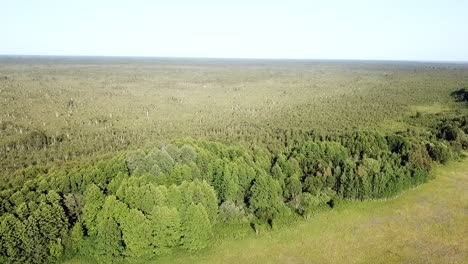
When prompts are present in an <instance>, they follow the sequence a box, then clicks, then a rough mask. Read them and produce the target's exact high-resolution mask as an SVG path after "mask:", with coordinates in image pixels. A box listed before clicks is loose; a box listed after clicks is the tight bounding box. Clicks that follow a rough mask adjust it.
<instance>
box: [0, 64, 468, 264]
mask: <svg viewBox="0 0 468 264" xmlns="http://www.w3.org/2000/svg"><path fill="white" fill-rule="evenodd" d="M6 64H8V63H6ZM10 66H11V65H10ZM166 66H167V65H166ZM192 66H193V65H192ZM254 66H255V65H252V66H251V67H254ZM280 66H281V64H279V65H275V64H273V66H269V67H272V68H262V67H260V66H255V67H259V68H261V69H262V71H266V72H267V73H265V74H267V75H268V74H269V73H268V70H265V69H270V70H271V69H276V70H278V69H277V68H275V67H280ZM15 67H16V66H15ZM295 67H298V68H300V69H307V68H308V67H309V66H307V65H305V66H304V65H301V64H299V65H295ZM310 67H312V68H313V69H315V70H317V69H318V70H320V67H319V66H317V65H312V66H310ZM323 67H325V68H326V67H330V68H331V70H330V69H328V70H329V71H331V72H332V73H333V72H334V71H341V70H343V69H348V70H351V69H352V67H351V68H347V67H348V66H346V65H344V66H343V65H333V64H332V65H327V64H324V65H323ZM342 67H343V68H342ZM357 67H363V68H366V69H367V70H369V68H370V69H373V68H372V67H370V66H368V65H364V66H363V65H358V66H357ZM367 67H369V68H367ZM385 67H388V68H387V70H388V69H389V68H396V70H395V71H398V70H401V69H399V68H398V67H397V66H396V65H392V64H390V65H386V66H385ZM401 67H403V68H404V67H414V69H417V70H421V68H420V67H421V66H411V65H410V66H408V65H406V66H405V65H404V66H401ZM426 67H429V68H430V67H433V66H426ZM360 69H361V70H362V68H360ZM405 70H407V69H404V70H401V71H402V72H404V71H405ZM438 70H441V71H444V69H438ZM452 70H453V69H452ZM205 71H208V73H210V74H213V75H216V74H214V73H213V72H211V71H219V69H218V68H217V69H216V70H206V69H205ZM362 71H364V70H362ZM429 71H430V70H429ZM453 71H455V72H456V71H457V70H453ZM460 71H462V70H460ZM234 72H235V73H236V71H234ZM293 72H294V71H291V72H289V71H286V73H288V74H292V73H293ZM297 72H301V71H300V70H299V71H297ZM324 72H325V73H324V74H329V73H327V71H326V70H324ZM237 73H238V72H237ZM286 73H284V74H285V75H287V74H286ZM223 74H225V73H223ZM238 74H240V73H238ZM363 74H370V75H371V74H375V73H365V72H364V73H363ZM386 74H389V75H392V74H391V73H386ZM10 75H11V74H10ZM222 76H224V77H223V78H228V77H225V75H222ZM226 76H230V75H226ZM242 76H243V77H242V78H245V81H248V80H249V78H251V77H249V75H242ZM268 76H269V75H268ZM10 78H11V77H5V78H4V79H3V80H2V81H0V82H3V84H2V85H3V86H2V93H1V94H0V95H1V96H2V97H3V98H5V100H4V102H3V104H6V102H7V99H8V98H10V97H9V96H13V97H15V96H18V97H20V95H21V93H23V92H26V91H27V90H21V88H18V89H17V90H14V89H12V87H13V86H15V85H18V84H19V82H16V81H12V80H10ZM148 78H149V77H148ZM288 78H292V79H288V80H289V81H291V80H295V78H297V77H296V76H293V77H288ZM353 78H355V77H353ZM366 78H369V77H363V78H362V79H363V81H361V80H360V81H359V82H372V81H370V80H369V79H366ZM384 78H395V79H398V78H404V77H401V76H400V77H398V76H397V77H388V76H385V77H384ZM36 81H39V82H43V81H41V80H36ZM225 81H226V80H225ZM335 81H336V80H331V81H330V82H331V83H333V82H335ZM406 81H408V82H410V81H409V80H406ZM257 82H258V80H257ZM285 82H286V81H285ZM343 82H344V83H346V80H344V81H343ZM395 82H398V81H397V80H395ZM459 82H463V79H460V80H459ZM5 83H7V84H5ZM227 85H229V83H227ZM188 86H190V85H188ZM234 86H236V85H234ZM370 86H372V85H370ZM397 86H399V85H397ZM45 87H47V85H45ZM299 87H302V86H301V85H299ZM457 88H459V87H457ZM44 89H46V88H44ZM242 89H244V88H242ZM274 89H275V88H273V90H274ZM281 89H282V88H281ZM343 89H344V88H343ZM446 89H447V90H448V89H451V87H449V88H446ZM3 91H6V92H3ZM280 91H281V93H283V91H282V90H280ZM371 91H372V90H367V91H365V92H364V93H363V94H362V95H359V91H356V92H351V93H349V91H348V90H344V91H342V92H340V90H339V89H338V90H336V91H331V94H328V95H324V97H323V98H328V99H324V101H322V102H321V103H320V104H323V105H324V108H323V109H322V110H321V111H323V112H321V113H317V115H319V116H320V120H324V121H322V122H323V123H318V127H320V126H321V127H322V128H321V129H320V128H318V127H315V126H316V125H317V124H311V122H312V121H313V120H314V119H313V118H317V117H313V118H311V117H310V116H309V114H310V113H309V112H307V111H311V110H310V108H312V110H313V109H319V108H320V106H321V105H320V104H319V105H318V106H315V107H311V106H310V105H307V104H306V105H304V104H297V105H296V106H297V107H302V109H308V110H306V111H305V112H301V111H297V112H295V113H292V114H291V115H292V116H294V115H299V116H296V117H294V118H297V120H294V121H288V119H289V118H287V116H288V111H287V110H285V109H281V110H280V111H279V110H278V112H277V116H273V117H269V118H267V117H268V116H267V114H266V113H267V112H268V111H270V110H271V108H268V107H267V108H266V109H261V108H260V109H257V110H255V111H258V112H260V113H262V114H259V115H258V116H256V117H255V118H253V119H252V120H257V121H255V122H257V123H249V122H254V121H248V120H249V119H248V118H247V119H244V122H245V123H244V124H243V125H239V124H241V123H237V122H240V121H238V120H241V117H242V115H244V114H245V113H243V112H242V110H240V112H237V114H238V115H239V117H234V118H233V119H232V120H231V122H233V123H232V126H230V125H229V124H228V123H219V122H221V119H217V117H216V112H215V111H213V112H212V113H210V115H204V114H203V113H202V111H203V110H199V111H200V112H199V114H200V118H201V119H200V120H202V119H203V118H205V117H206V118H209V120H208V121H206V122H208V123H209V124H218V125H217V126H218V128H214V127H215V126H214V125H213V126H207V127H206V130H204V132H203V133H204V134H201V132H200V131H202V130H199V129H201V127H203V126H202V125H200V124H203V122H202V123H199V125H197V126H195V125H194V126H192V127H190V128H189V129H191V130H189V131H190V132H188V133H186V134H182V133H181V131H182V130H178V128H177V126H179V125H181V124H183V122H181V123H177V124H176V122H175V121H174V122H173V123H168V124H172V125H173V126H174V127H172V129H173V130H172V131H170V129H169V130H166V131H165V132H163V131H162V130H161V131H160V132H161V133H160V134H161V135H160V136H159V137H157V138H153V137H152V135H151V131H153V130H145V129H143V130H141V131H139V128H140V126H143V125H144V124H145V121H144V120H145V119H146V118H149V119H150V117H149V115H150V114H149V112H146V113H143V117H142V118H143V119H144V120H143V121H141V124H140V123H139V124H135V125H134V126H133V127H130V128H128V129H124V128H118V129H116V128H115V127H116V126H117V123H115V124H113V125H109V126H108V127H107V125H105V124H106V123H112V122H113V121H110V120H111V119H113V115H112V114H109V115H108V117H103V116H101V117H102V118H101V117H93V116H91V115H90V113H91V112H92V111H90V110H89V109H88V110H86V111H90V112H85V114H84V116H85V117H86V119H89V121H86V120H85V119H73V116H74V115H75V113H76V112H78V114H77V115H83V113H80V112H79V111H77V110H76V108H81V107H82V105H81V104H83V105H86V103H84V102H83V103H82V102H79V101H77V100H75V99H68V101H67V102H66V104H64V105H63V107H64V109H68V110H66V111H67V113H68V114H66V113H58V112H56V114H55V115H53V116H52V117H49V118H50V120H51V121H50V122H51V123H52V122H57V121H56V119H58V118H63V119H64V120H63V122H67V123H68V122H69V125H70V126H75V128H76V130H75V131H74V132H75V133H77V134H75V137H74V136H73V134H72V133H73V131H72V130H73V129H71V130H70V133H69V132H67V131H64V130H61V129H58V128H59V127H60V126H61V124H60V125H58V124H55V125H56V127H55V129H57V131H56V133H54V134H53V133H52V132H50V131H47V130H42V129H36V128H35V126H34V125H33V123H32V122H31V123H29V126H26V125H24V124H28V122H27V120H28V118H30V117H28V116H29V114H31V113H29V114H28V113H20V112H18V111H19V109H20V108H16V106H15V107H13V108H15V110H11V111H10V112H8V111H6V113H2V114H4V116H7V117H8V116H10V115H22V114H23V115H24V117H23V118H22V120H23V121H22V122H24V123H21V122H19V121H18V116H15V118H11V119H8V118H5V119H6V121H2V122H1V123H0V128H1V131H2V144H3V145H2V155H3V157H4V159H3V161H2V164H7V163H9V164H10V165H5V167H4V171H3V172H2V177H1V178H0V234H1V236H0V262H2V263H60V262H62V261H63V260H66V259H71V258H74V257H76V256H87V257H92V258H93V259H95V260H96V261H97V262H98V263H145V262H146V261H148V260H152V259H157V258H158V257H161V256H167V255H171V254H173V253H174V252H196V251H199V250H202V249H205V248H209V247H211V246H212V245H213V244H214V243H215V240H216V237H218V236H220V233H222V232H228V231H226V230H225V229H226V227H227V228H230V227H232V228H236V226H243V227H247V228H248V229H249V230H250V231H251V233H252V234H259V233H265V232H270V231H271V230H275V229H276V228H278V227H280V226H281V225H284V224H285V223H288V222H294V221H295V220H296V219H304V220H305V221H313V218H314V216H315V215H316V214H319V213H320V212H322V211H326V210H333V208H334V207H335V206H336V205H337V204H339V203H342V202H343V201H347V200H358V201H363V200H374V199H387V198H392V197H394V196H396V195H397V194H399V193H401V192H402V191H404V190H408V189H411V188H413V187H415V186H418V185H420V184H423V183H426V182H428V181H429V180H431V177H432V174H431V173H430V172H431V169H432V168H433V167H434V166H438V164H446V163H448V162H450V161H454V160H459V159H462V158H463V157H464V156H465V154H464V153H465V151H467V150H468V115H467V113H468V108H467V107H466V103H465V102H466V101H467V100H466V99H467V90H466V88H459V89H452V90H451V91H447V92H446V93H445V94H444V95H443V96H440V97H437V96H436V97H437V98H443V99H440V100H441V101H443V102H447V103H446V105H448V108H447V109H449V110H446V108H444V109H443V110H442V111H434V112H431V111H413V112H412V113H408V111H406V112H404V111H403V112H402V111H400V110H398V109H399V106H401V105H399V104H402V103H401V102H397V101H398V100H396V99H392V98H385V96H386V95H387V93H388V94H392V93H393V92H392V91H387V92H385V91H384V92H382V93H383V94H378V93H376V94H373V92H371ZM33 92H34V91H31V92H30V93H33ZM293 92H294V90H292V91H290V90H287V89H286V90H285V91H284V93H285V94H284V97H288V93H293ZM439 92H440V91H439ZM111 93H113V92H110V91H109V94H105V95H102V96H103V97H102V98H107V96H111V97H112V95H111ZM251 93H253V94H254V93H255V92H251ZM257 93H260V94H262V91H260V92H257ZM335 93H338V94H339V93H342V95H340V96H338V98H341V99H336V100H337V101H335V102H329V100H335V99H330V98H333V96H332V95H335ZM347 93H349V94H347ZM410 93H415V94H417V96H415V97H413V99H408V100H409V101H407V102H406V103H407V107H408V108H409V106H410V105H411V104H413V103H414V102H413V101H414V100H416V101H417V100H421V101H424V102H429V103H431V102H433V101H435V99H432V98H431V99H427V98H426V97H424V96H427V93H426V90H425V89H424V88H421V89H420V90H417V91H410ZM440 93H442V92H440ZM5 94H7V95H5ZM15 94H16V95H15ZM168 94H170V93H168ZM311 94H312V93H311ZM245 96H247V95H245ZM254 96H255V95H254ZM356 96H357V97H361V98H360V99H359V102H360V104H359V107H356V109H357V110H356V112H354V113H352V116H347V117H341V118H344V119H346V121H345V122H340V119H337V120H335V121H334V122H335V123H333V124H332V123H327V122H329V121H330V120H329V117H331V116H335V115H336V116H339V115H343V111H346V109H347V107H346V104H345V102H347V103H353V100H354V99H352V98H356ZM398 96H401V97H402V98H403V97H405V96H404V95H398ZM418 96H419V97H418ZM184 98H185V97H184ZM219 98H222V97H219ZM245 98H247V97H245ZM245 98H244V99H245ZM260 98H261V96H260ZM294 98H295V97H293V99H294ZM373 98H378V99H376V100H373ZM418 98H419V99H418ZM347 99H349V100H347ZM20 100H25V99H24V98H23V99H20ZM103 100H107V99H103ZM184 100H185V99H180V98H174V100H173V101H171V103H174V102H176V104H178V103H177V102H179V101H180V102H184ZM275 100H276V99H272V100H269V99H268V98H267V99H265V101H264V102H266V104H267V105H270V104H271V105H275V104H276V103H275ZM278 100H292V99H291V98H286V99H279V97H278ZM309 100H313V99H311V98H309ZM378 100H382V101H385V100H388V101H387V103H386V104H385V105H383V106H381V105H378V103H375V102H376V101H378ZM444 100H445V101H444ZM62 103H63V100H62V101H60V104H62ZM404 103H405V102H404ZM336 104H340V106H341V107H342V108H339V109H338V110H332V108H334V106H336ZM392 104H393V105H395V106H394V108H392V109H390V110H389V111H388V112H385V111H384V110H382V109H380V107H384V108H385V107H387V106H388V105H392ZM253 105H255V104H253ZM285 105H287V104H285ZM96 107H99V104H96ZM107 107H109V106H107ZM117 107H120V108H121V109H124V108H125V104H120V105H118V106H117ZM214 107H218V106H214ZM253 107H255V106H253ZM13 108H11V109H13ZM132 109H134V108H132ZM142 109H144V108H142ZM219 109H225V108H224V107H220V108H219ZM239 109H240V108H239ZM376 109H380V110H381V111H382V112H381V113H379V114H372V113H370V112H372V111H375V110H376ZM296 110H297V109H296ZM328 110H329V111H330V113H327V111H328ZM122 111H129V110H122ZM130 111H131V110H130ZM148 111H149V110H148ZM181 111H182V112H179V114H180V115H181V116H182V114H187V113H185V112H184V111H185V110H181ZM249 111H254V110H249ZM255 111H254V112H255ZM262 111H263V112H262ZM271 111H273V112H274V111H275V110H271ZM122 113H124V112H122ZM301 113H303V114H304V116H303V117H301V116H300V114H301ZM362 113H368V114H367V115H365V116H362V115H361V114H362ZM62 115H65V116H62ZM67 115H68V117H69V118H70V119H69V120H67ZM98 115H101V113H98ZM80 118H82V117H80ZM180 118H185V117H183V116H182V117H180ZM237 118H239V119H237ZM277 118H278V120H280V119H281V120H283V121H282V122H283V123H280V124H281V125H279V126H277V127H275V126H274V125H273V124H272V123H274V121H275V120H276V119H277ZM301 118H302V119H301ZM391 118H393V119H392V120H395V118H398V119H397V120H398V121H394V122H398V124H399V125H401V126H403V127H404V129H388V123H385V121H388V120H390V119H391ZM366 119H367V120H366ZM234 120H236V121H234ZM259 120H260V121H259ZM326 120H328V121H326ZM78 121H79V122H81V123H80V124H79V125H77V124H76V123H75V124H74V125H73V124H72V123H73V122H78ZM60 122H62V121H60ZM148 122H151V121H148ZM290 122H298V123H301V125H300V126H294V125H293V124H294V123H290ZM270 123H271V124H270ZM151 124H153V123H151ZM160 124H164V123H160ZM234 124H235V125H234ZM327 124H328V125H329V126H327ZM351 124H355V125H351ZM83 126H94V127H96V126H97V127H100V128H99V130H98V132H96V131H93V132H90V131H86V129H83ZM101 126H102V127H101ZM169 127H170V126H169ZM263 128H265V129H263ZM48 129H53V128H48ZM101 129H102V130H101ZM164 129H168V128H167V127H166V128H164ZM19 131H22V132H19ZM58 131H60V132H58ZM119 131H120V132H119ZM124 131H125V132H124ZM119 133H125V134H119ZM94 135H98V136H97V137H96V138H95V139H93V140H91V138H92V137H93V136H94ZM103 138H106V140H102V141H101V139H103ZM237 138H242V140H236V139H237ZM114 140H116V141H115V142H117V141H118V140H121V141H120V143H116V144H115V145H113V142H114ZM141 141H144V143H143V144H142V143H141ZM83 142H90V144H89V145H86V146H83ZM131 142H140V143H131ZM63 144H66V146H67V147H66V148H64V147H63ZM57 146H60V147H57ZM110 148H112V149H110ZM26 152H31V153H32V154H31V156H29V158H31V157H32V160H22V159H21V158H20V157H21V155H23V154H24V153H26ZM57 153H60V155H58V156H54V155H55V154H57ZM34 157H41V158H34ZM13 163H15V164H16V166H11V164H13ZM2 168H3V167H2Z"/></svg>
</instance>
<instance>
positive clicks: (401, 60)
mask: <svg viewBox="0 0 468 264" xmlns="http://www.w3.org/2000/svg"><path fill="white" fill-rule="evenodd" d="M0 57H65V58H66V57H68V58H127V59H132V58H142V59H195V60H196V59H200V60H265V61H274V60H278V61H281V60H283V61H288V60H289V61H362V62H417V63H428V62H430V63H454V64H467V63H468V60H466V61H464V60H425V59H350V58H347V59H337V58H288V57H216V56H214V57H204V56H153V55H148V56H147V55H64V54H0Z"/></svg>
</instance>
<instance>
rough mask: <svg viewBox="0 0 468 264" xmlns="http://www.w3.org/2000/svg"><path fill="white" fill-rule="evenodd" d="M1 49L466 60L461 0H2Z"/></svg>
mask: <svg viewBox="0 0 468 264" xmlns="http://www.w3.org/2000/svg"><path fill="white" fill-rule="evenodd" d="M0 54H3V55H88V56H156V57H209V58H290V59H359V60H418V61H468V0H438V1H437V0H393V1H391V0H388V1H384V0H374V1H370V0H349V1H344V0H342V1H339V0H329V1H327V0H321V1H314V0H308V1H307V0H305V1H296V0H283V1H276V0H268V1H255V0H250V1H248V0H246V1H244V0H237V1H223V0H192V1H180V0H165V1H158V0H153V1H150V0H148V1H144V0H128V1H121V0H80V1H77V0H56V1H53V0H29V1H27V0H0Z"/></svg>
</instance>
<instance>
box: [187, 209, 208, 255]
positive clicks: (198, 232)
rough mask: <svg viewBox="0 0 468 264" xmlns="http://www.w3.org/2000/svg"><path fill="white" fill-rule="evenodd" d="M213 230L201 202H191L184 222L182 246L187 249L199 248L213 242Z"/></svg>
mask: <svg viewBox="0 0 468 264" xmlns="http://www.w3.org/2000/svg"><path fill="white" fill-rule="evenodd" d="M212 238H213V230H212V227H211V224H210V220H209V219H208V215H207V213H206V211H205V207H204V206H203V205H201V204H198V205H195V204H194V203H191V204H190V205H189V207H188V208H187V211H186V212H185V215H184V218H183V222H182V246H183V247H184V248H185V249H187V250H191V251H192V250H199V249H202V248H205V247H207V246H208V245H210V244H211V242H212Z"/></svg>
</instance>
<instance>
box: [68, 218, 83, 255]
mask: <svg viewBox="0 0 468 264" xmlns="http://www.w3.org/2000/svg"><path fill="white" fill-rule="evenodd" d="M70 242H71V249H72V250H73V252H75V253H79V252H80V251H81V249H82V248H83V242H84V231H83V226H82V225H81V223H80V222H76V223H75V225H74V226H73V228H72V230H71V232H70Z"/></svg>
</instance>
